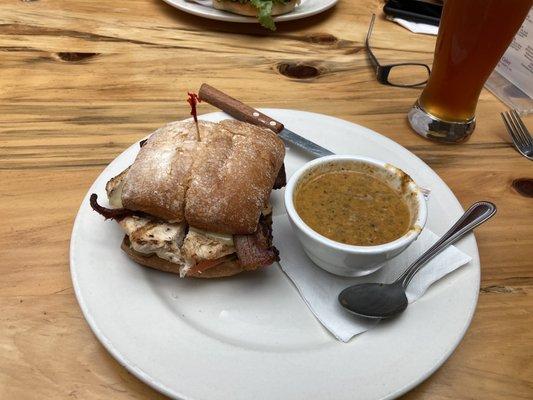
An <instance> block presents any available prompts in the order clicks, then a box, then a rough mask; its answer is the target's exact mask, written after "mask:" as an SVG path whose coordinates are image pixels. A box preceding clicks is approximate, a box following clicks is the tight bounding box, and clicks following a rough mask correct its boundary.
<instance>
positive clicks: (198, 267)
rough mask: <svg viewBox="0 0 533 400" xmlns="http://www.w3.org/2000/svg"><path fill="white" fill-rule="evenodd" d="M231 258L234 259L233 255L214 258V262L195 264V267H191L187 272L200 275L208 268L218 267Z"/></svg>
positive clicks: (207, 261) (204, 261)
mask: <svg viewBox="0 0 533 400" xmlns="http://www.w3.org/2000/svg"><path fill="white" fill-rule="evenodd" d="M232 258H235V254H229V255H227V256H224V257H220V258H215V259H214V260H203V261H200V262H199V263H197V264H196V265H194V267H191V269H190V270H189V271H188V272H190V273H194V274H201V273H202V272H204V271H206V270H208V269H210V268H213V267H216V266H217V265H220V264H222V263H223V262H225V261H227V260H230V259H232Z"/></svg>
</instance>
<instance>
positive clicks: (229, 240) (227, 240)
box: [189, 226, 233, 246]
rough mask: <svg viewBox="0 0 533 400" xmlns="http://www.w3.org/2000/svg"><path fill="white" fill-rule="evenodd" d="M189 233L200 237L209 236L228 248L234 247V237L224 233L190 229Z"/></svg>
mask: <svg viewBox="0 0 533 400" xmlns="http://www.w3.org/2000/svg"><path fill="white" fill-rule="evenodd" d="M189 231H192V232H196V233H198V234H200V235H203V236H207V237H208V238H210V239H213V240H215V241H217V242H221V243H224V244H225V245H226V246H233V235H227V234H224V233H216V232H208V231H204V230H201V229H196V228H193V227H192V226H191V227H189Z"/></svg>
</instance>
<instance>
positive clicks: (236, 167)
mask: <svg viewBox="0 0 533 400" xmlns="http://www.w3.org/2000/svg"><path fill="white" fill-rule="evenodd" d="M198 127H199V133H200V141H198V137H197V131H196V125H195V123H194V122H193V121H180V122H172V123H170V124H168V125H166V126H164V127H162V128H160V129H158V130H157V131H155V132H154V133H153V134H152V135H151V136H150V138H149V139H148V141H147V142H146V144H145V145H144V146H143V147H142V148H141V150H140V151H139V154H138V155H137V158H136V159H135V162H134V163H133V165H132V166H131V168H130V169H129V171H128V172H127V174H126V175H125V176H124V186H123V189H122V195H121V199H122V204H123V206H124V207H125V208H128V209H131V210H136V211H143V212H145V213H148V214H151V215H154V216H156V217H159V218H162V219H164V220H169V221H176V222H182V221H186V222H187V223H188V224H189V225H191V226H194V227H196V228H199V229H204V230H207V231H212V232H220V233H229V234H249V233H253V232H254V231H255V230H256V228H257V223H258V220H259V216H260V214H261V210H262V209H263V208H264V207H265V206H266V205H267V202H268V198H269V196H270V192H271V190H272V186H273V185H274V181H275V179H276V176H277V174H278V171H279V169H280V168H281V165H282V164H283V158H284V156H285V146H284V145H283V142H282V141H281V140H280V139H279V138H278V137H277V136H276V135H275V134H274V133H273V132H272V131H270V130H269V129H266V128H261V127H258V126H255V125H251V124H248V123H245V122H240V121H233V120H225V121H222V122H220V123H214V122H207V121H199V123H198Z"/></svg>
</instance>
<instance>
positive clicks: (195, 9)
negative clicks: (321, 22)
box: [163, 0, 338, 24]
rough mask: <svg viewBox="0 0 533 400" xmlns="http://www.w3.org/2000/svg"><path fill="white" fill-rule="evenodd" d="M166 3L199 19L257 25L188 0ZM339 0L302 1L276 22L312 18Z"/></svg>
mask: <svg viewBox="0 0 533 400" xmlns="http://www.w3.org/2000/svg"><path fill="white" fill-rule="evenodd" d="M163 1H164V2H165V3H167V4H169V5H171V6H172V7H175V8H177V9H179V10H181V11H184V12H186V13H189V14H193V15H196V16H198V17H204V18H208V19H215V20H217V21H227V22H241V23H249V24H250V23H252V24H253V23H255V24H257V23H258V21H257V18H254V17H247V16H244V15H238V14H233V13H230V12H228V11H222V10H217V9H216V8H213V7H206V6H203V5H201V4H198V3H194V2H192V1H187V0H163ZM337 1H338V0H302V1H301V2H300V5H299V6H297V7H296V8H295V9H294V10H293V11H291V12H290V13H287V14H282V15H277V16H275V17H273V18H274V22H282V21H292V20H295V19H300V18H306V17H310V16H312V15H315V14H319V13H321V12H324V11H326V10H328V9H330V8H331V7H333V6H334V5H335V4H336V3H337Z"/></svg>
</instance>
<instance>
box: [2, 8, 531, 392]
mask: <svg viewBox="0 0 533 400" xmlns="http://www.w3.org/2000/svg"><path fill="white" fill-rule="evenodd" d="M381 6H382V4H381V2H380V1H372V0H357V1H356V0H341V1H339V4H338V5H337V6H336V7H335V8H334V9H332V10H330V11H328V12H326V13H324V14H321V15H318V16H315V17H312V18H309V19H305V20H300V21H294V22H290V23H282V24H279V25H278V30H277V32H276V33H269V32H266V31H265V30H263V29H262V28H260V27H258V26H255V25H237V24H230V23H220V22H214V21H209V20H204V19H201V18H198V17H194V16H191V15H187V14H184V13H182V12H180V11H178V10H175V9H173V8H171V7H170V6H168V5H166V4H165V3H163V2H162V1H161V0H128V1H95V0H76V1H69V0H36V1H30V0H28V1H20V0H0V182H1V183H0V215H1V220H2V223H1V224H0V273H1V278H0V308H1V310H2V313H1V315H0V349H1V350H0V398H1V399H23V400H24V399H162V398H164V396H162V395H160V394H158V393H156V392H155V391H153V390H152V389H150V388H149V387H148V386H146V385H144V384H143V383H142V382H140V381H138V380H137V379H136V378H135V377H133V376H132V375H130V374H129V373H128V372H127V371H126V370H125V369H124V368H122V367H121V366H120V365H119V364H118V363H117V362H116V361H114V359H112V358H111V357H110V356H109V355H108V353H107V352H106V351H105V350H104V348H103V347H102V346H101V345H100V343H99V342H98V341H97V340H96V338H95V337H94V336H93V334H92V333H91V331H90V329H89V327H88V325H87V324H86V322H85V320H84V319H83V316H82V314H81V311H80V309H79V307H78V304H77V302H76V299H75V297H74V295H73V289H72V283H71V280H70V274H69V262H68V246H69V239H70V232H71V229H72V224H73V220H74V217H75V215H76V212H77V209H78V207H79V204H80V202H81V200H82V198H83V196H84V195H85V193H86V191H87V189H88V187H89V186H90V184H91V183H92V182H93V180H94V179H95V178H96V177H97V176H98V175H99V174H100V172H101V171H102V170H103V169H104V168H105V166H106V165H107V164H108V163H109V162H110V161H111V160H112V159H113V158H114V157H116V156H117V155H118V154H119V153H120V152H122V151H123V150H124V149H125V148H126V147H127V146H128V145H129V144H131V143H132V142H134V141H135V140H138V139H140V138H141V137H142V136H144V135H145V134H147V133H148V132H150V131H151V130H153V129H155V128H157V127H159V126H161V125H162V124H164V123H166V122H168V121H171V120H177V119H181V118H184V117H187V116H188V112H189V109H188V108H187V106H186V103H185V98H186V92H187V91H188V90H189V91H190V90H198V88H199V87H200V84H201V83H202V82H208V83H210V84H211V85H213V86H215V87H217V88H220V89H222V90H224V91H226V92H228V93H230V94H232V95H234V96H236V97H239V98H241V99H242V100H244V101H246V102H247V103H249V104H250V105H251V106H254V107H281V108H294V109H301V110H308V111H314V112H320V113H324V114H329V115H333V116H336V117H340V118H344V119H347V120H349V121H353V122H356V123H359V124H362V125H365V126H367V127H369V128H370V129H373V130H376V131H378V132H380V133H382V134H384V135H386V136H388V137H390V138H391V139H393V140H395V141H397V142H399V143H400V144H402V145H403V146H405V147H407V148H408V149H409V150H411V151H413V152H414V153H415V154H417V155H418V156H419V157H421V158H422V159H423V160H424V161H425V162H427V163H428V164H429V165H430V166H431V167H432V168H434V169H435V170H436V171H437V173H438V174H439V175H440V176H441V177H442V178H443V179H444V181H445V182H446V183H447V184H448V185H449V186H450V187H451V188H452V190H453V191H454V192H455V194H456V195H457V197H458V198H459V200H460V201H461V203H462V204H463V206H468V205H469V204H470V203H472V202H474V201H475V200H478V199H481V198H482V199H487V200H491V201H493V202H495V203H496V204H497V205H498V207H499V212H498V214H497V216H496V218H494V219H493V220H492V221H491V222H490V223H488V224H486V225H484V226H483V227H481V228H479V230H477V233H476V236H477V239H478V243H479V248H480V254H481V263H482V283H481V288H480V296H479V304H478V308H477V311H476V314H475V317H474V320H473V323H472V326H471V327H470V329H469V330H468V332H467V334H466V336H465V338H464V341H463V342H462V343H461V344H460V346H459V347H458V349H457V350H456V352H455V353H454V354H453V355H452V357H451V358H450V359H449V360H448V361H447V362H446V363H445V364H444V366H443V367H442V368H441V369H439V370H438V371H437V372H436V373H435V374H434V375H433V376H432V377H431V378H429V379H428V380H427V381H425V382H424V383H423V384H421V385H420V386H419V387H417V388H416V389H414V390H413V391H411V392H410V393H408V394H407V395H406V396H405V398H406V399H432V400H444V399H454V400H455V399H531V398H533V329H532V327H533V311H532V310H533V290H532V288H533V198H531V196H532V194H533V193H532V192H533V190H532V181H531V180H532V179H533V163H531V162H530V161H528V160H526V159H525V158H523V157H520V156H519V155H518V153H517V152H516V151H515V150H514V149H513V148H512V146H511V144H510V142H509V138H508V135H507V133H506V132H505V129H504V126H503V124H502V122H501V120H500V116H499V113H500V112H501V111H503V110H504V109H505V107H504V105H503V104H501V103H500V102H499V101H498V100H497V99H496V98H495V97H494V96H493V95H491V94H490V93H488V92H486V91H484V92H483V93H482V95H481V99H480V102H479V106H478V110H477V117H478V126H477V129H476V132H475V133H474V135H473V137H472V138H471V140H470V141H469V142H468V143H466V144H463V145H460V146H446V145H437V144H434V143H431V142H428V141H425V140H424V139H422V138H420V137H418V136H416V135H415V134H413V133H412V132H411V131H410V129H409V128H408V126H407V123H406V117H405V115H406V111H407V110H408V109H409V107H410V106H411V104H412V103H413V102H414V100H415V99H416V97H417V95H418V94H419V90H418V89H399V88H394V87H389V86H383V85H380V84H378V83H377V82H376V80H375V78H374V76H373V73H372V70H371V68H370V67H369V62H368V60H367V55H366V53H365V51H364V46H363V43H364V37H365V34H366V30H367V27H368V23H369V20H370V14H371V13H372V12H376V13H378V15H381V14H380V9H381ZM434 40H435V39H434V38H433V37H430V36H423V35H413V34H411V33H409V32H407V31H406V30H404V29H403V28H401V27H399V26H396V25H394V24H392V23H390V22H387V21H385V20H384V19H383V17H380V18H378V20H377V21H376V27H375V29H374V38H373V45H374V46H375V52H376V54H377V56H378V57H379V58H380V59H381V60H383V61H404V60H405V61H406V60H417V61H424V62H428V63H430V62H431V60H432V52H433V46H434ZM212 110H213V109H212V108H211V107H210V106H208V105H204V104H202V106H201V108H200V113H205V112H210V111H212ZM526 124H527V125H528V126H529V127H530V129H531V128H533V120H532V118H527V119H526Z"/></svg>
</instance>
